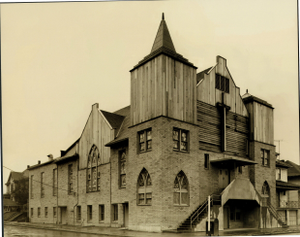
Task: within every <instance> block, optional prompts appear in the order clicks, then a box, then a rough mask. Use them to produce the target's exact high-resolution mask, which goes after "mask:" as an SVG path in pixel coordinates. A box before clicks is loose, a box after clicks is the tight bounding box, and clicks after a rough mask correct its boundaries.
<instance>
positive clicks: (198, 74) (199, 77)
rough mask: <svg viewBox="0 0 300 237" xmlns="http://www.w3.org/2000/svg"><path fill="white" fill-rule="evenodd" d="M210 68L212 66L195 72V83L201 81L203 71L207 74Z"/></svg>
mask: <svg viewBox="0 0 300 237" xmlns="http://www.w3.org/2000/svg"><path fill="white" fill-rule="evenodd" d="M211 68H212V67H209V68H207V69H205V70H203V71H202V72H199V73H197V84H198V83H199V81H201V79H203V78H204V73H205V74H207V73H208V71H209V70H210V69H211Z"/></svg>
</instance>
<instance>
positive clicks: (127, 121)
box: [105, 106, 130, 146]
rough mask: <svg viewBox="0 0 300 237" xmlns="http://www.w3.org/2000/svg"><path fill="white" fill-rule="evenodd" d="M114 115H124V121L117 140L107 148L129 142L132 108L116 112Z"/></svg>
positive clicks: (117, 134)
mask: <svg viewBox="0 0 300 237" xmlns="http://www.w3.org/2000/svg"><path fill="white" fill-rule="evenodd" d="M114 114H118V115H122V116H123V117H124V120H123V122H122V125H121V126H120V128H119V131H118V133H116V138H115V139H114V140H112V141H111V142H109V143H107V144H106V145H105V146H112V145H114V144H116V143H119V142H123V141H127V139H128V127H129V126H130V106H127V107H125V108H123V109H120V110H118V111H116V112H114Z"/></svg>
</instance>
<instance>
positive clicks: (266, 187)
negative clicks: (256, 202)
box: [261, 181, 271, 206]
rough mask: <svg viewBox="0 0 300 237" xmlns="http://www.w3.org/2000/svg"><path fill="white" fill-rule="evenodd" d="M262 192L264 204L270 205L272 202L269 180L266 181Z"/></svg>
mask: <svg viewBox="0 0 300 237" xmlns="http://www.w3.org/2000/svg"><path fill="white" fill-rule="evenodd" d="M261 194H262V197H263V206H268V205H269V203H270V197H271V195H270V187H269V184H268V182H267V181H265V182H264V184H263V186H262V188H261Z"/></svg>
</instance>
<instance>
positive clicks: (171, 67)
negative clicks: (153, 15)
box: [130, 15, 197, 125]
mask: <svg viewBox="0 0 300 237" xmlns="http://www.w3.org/2000/svg"><path fill="white" fill-rule="evenodd" d="M196 69H197V68H196V67H195V66H194V65H193V64H192V63H190V62H189V61H188V60H187V59H186V58H184V57H183V56H182V55H180V54H178V53H177V52H176V50H175V47H174V45H173V42H172V39H171V36H170V33H169V30H168V27H167V23H166V21H165V19H164V15H163V16H162V20H161V22H160V25H159V28H158V32H157V35H156V38H155V41H154V44H153V47H152V50H151V52H150V54H149V55H148V56H146V57H145V58H144V59H143V60H142V61H140V62H139V63H138V64H137V65H136V66H135V67H134V68H133V69H132V70H131V71H130V72H131V125H136V124H139V123H141V122H144V121H147V120H149V119H153V118H156V117H159V116H166V117H170V118H174V119H178V120H182V121H185V122H189V123H193V124H195V123H196Z"/></svg>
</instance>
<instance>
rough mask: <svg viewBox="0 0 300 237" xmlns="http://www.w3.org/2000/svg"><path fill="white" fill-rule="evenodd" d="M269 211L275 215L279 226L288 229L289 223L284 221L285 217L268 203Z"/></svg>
mask: <svg viewBox="0 0 300 237" xmlns="http://www.w3.org/2000/svg"><path fill="white" fill-rule="evenodd" d="M267 205H268V210H269V212H270V213H271V214H272V215H273V217H274V218H275V219H276V220H277V221H278V223H279V225H281V226H282V227H288V225H287V223H286V222H285V221H283V217H282V216H281V215H280V214H279V213H278V212H277V210H276V209H275V207H274V206H272V204H271V202H270V201H269V200H268V201H267Z"/></svg>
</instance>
